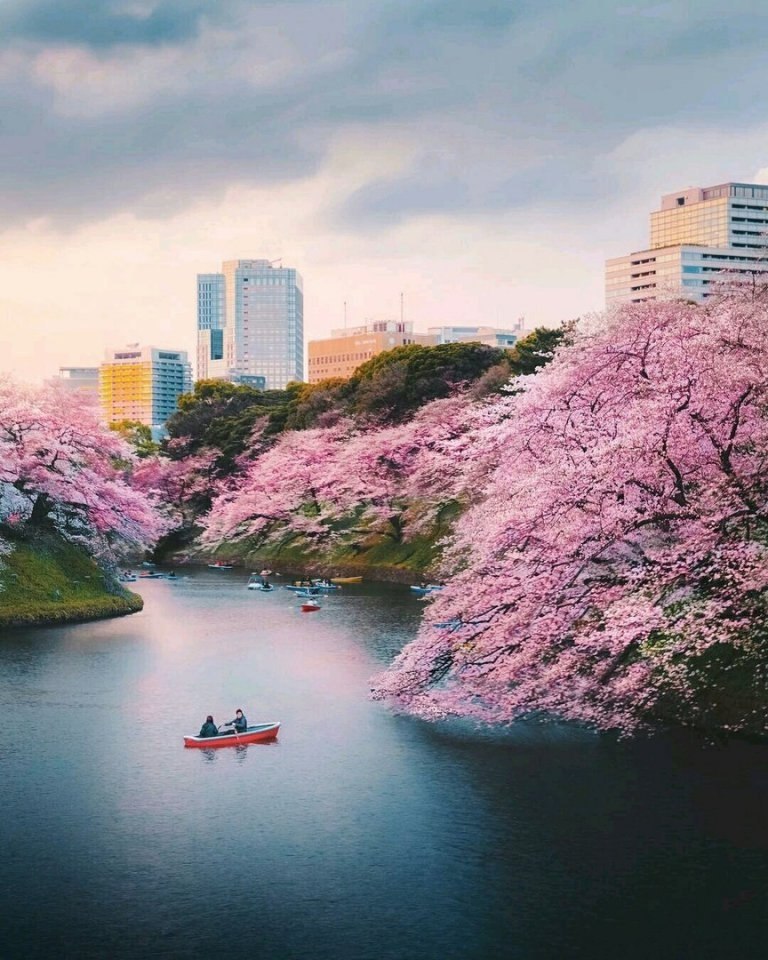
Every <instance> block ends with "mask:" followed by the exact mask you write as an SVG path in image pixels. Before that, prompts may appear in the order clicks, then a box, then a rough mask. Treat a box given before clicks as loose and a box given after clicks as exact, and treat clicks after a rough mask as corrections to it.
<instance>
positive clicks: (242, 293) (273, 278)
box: [197, 260, 304, 390]
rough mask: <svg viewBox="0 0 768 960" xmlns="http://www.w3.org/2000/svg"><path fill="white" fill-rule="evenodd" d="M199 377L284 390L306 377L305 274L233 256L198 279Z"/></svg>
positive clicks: (265, 261) (266, 262)
mask: <svg viewBox="0 0 768 960" xmlns="http://www.w3.org/2000/svg"><path fill="white" fill-rule="evenodd" d="M197 338H198V339H197V376H198V379H200V380H205V379H208V378H217V379H218V378H221V379H227V380H232V381H234V382H241V383H251V384H255V383H258V382H261V380H260V378H263V382H264V384H265V388H266V389H270V390H272V389H283V388H284V387H285V386H286V385H287V384H288V383H289V382H290V381H292V380H302V379H303V376H304V294H303V283H302V279H301V275H300V274H299V273H298V271H297V270H295V269H293V268H292V267H276V266H273V264H272V263H270V261H268V260H228V261H225V262H224V263H223V264H222V269H221V273H205V274H198V277H197Z"/></svg>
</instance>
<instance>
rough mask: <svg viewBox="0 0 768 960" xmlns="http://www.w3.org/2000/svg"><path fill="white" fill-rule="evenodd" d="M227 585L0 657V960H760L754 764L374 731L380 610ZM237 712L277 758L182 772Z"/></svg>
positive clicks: (512, 739)
mask: <svg viewBox="0 0 768 960" xmlns="http://www.w3.org/2000/svg"><path fill="white" fill-rule="evenodd" d="M245 582H246V576H245V575H244V574H243V573H242V572H238V571H230V572H225V571H214V570H202V571H197V572H192V573H191V574H189V575H188V576H187V577H186V578H185V579H182V580H180V581H178V582H168V581H156V582H142V583H139V584H138V585H137V588H138V589H139V591H140V592H141V593H142V594H143V596H144V598H145V601H146V605H145V609H144V611H143V612H142V613H140V614H137V615H134V616H131V617H127V618H123V619H119V620H112V621H104V622H100V623H92V624H85V625H77V626H69V627H62V628H49V629H35V630H22V631H14V632H7V633H6V634H5V635H4V636H3V637H2V638H1V639H0V709H1V711H2V718H3V736H2V742H1V744H0V802H1V803H2V812H1V814H0V958H2V960H16V958H19V960H21V958H24V960H34V958H46V960H60V958H70V957H71V958H99V960H101V958H109V960H123V958H180V960H183V958H229V957H233V958H234V957H238V958H240V960H454V958H455V960H492V958H504V960H506V958H510V960H511V958H515V960H517V958H519V960H534V958H536V960H539V958H541V960H548V958H558V960H572V958H589V960H600V958H603V957H611V958H616V960H623V958H643V960H648V958H652V960H666V958H669V960H673V958H674V960H682V958H691V960H694V958H695V960H702V958H710V957H711V958H717V960H730V958H734V960H751V958H763V957H765V956H768V747H766V746H764V745H752V744H746V743H737V742H733V743H730V744H725V745H723V744H719V745H718V744H707V743H704V742H703V741H702V740H701V739H700V738H697V737H694V736H688V735H681V734H676V735H670V734H665V735H660V736H656V737H655V738H652V739H646V740H635V741H629V742H628V741H616V740H615V739H613V738H612V737H607V736H598V735H595V734H593V733H589V732H585V731H583V730H579V729H575V728H573V727H568V726H558V725H549V726H529V725H520V726H517V727H513V728H512V729H510V730H507V731H503V732H496V733H491V732H482V731H476V730H473V729H470V728H467V727H465V726H464V725H462V724H457V723H453V724H445V725H429V724H426V723H423V722H420V721H416V720H413V719H410V718H407V717H402V716H395V715H393V714H392V713H390V712H389V711H388V710H387V708H386V707H385V706H384V705H382V704H379V703H373V702H371V701H370V699H369V698H368V692H369V687H370V683H369V680H370V677H371V676H372V675H373V674H375V673H376V672H377V671H379V670H380V669H382V668H383V667H384V666H385V665H386V664H387V663H389V662H390V660H391V659H392V657H393V656H394V654H395V653H396V652H397V650H399V649H400V647H401V646H402V645H403V644H404V643H405V642H407V641H408V640H409V639H410V638H411V637H412V636H413V635H414V633H415V631H416V629H417V626H418V621H419V618H420V615H421V611H422V609H423V607H422V605H421V603H420V602H419V601H417V600H415V599H413V598H412V597H411V596H410V595H409V592H408V590H407V588H406V587H402V586H380V585H368V584H361V585H359V586H349V587H346V588H345V589H344V590H342V591H340V592H339V595H338V596H332V597H329V598H328V599H327V601H323V609H322V610H321V611H320V612H319V613H316V614H310V615H307V614H301V613H300V612H299V609H298V603H297V601H296V599H295V598H294V597H293V596H292V594H290V593H289V592H288V591H285V590H282V589H281V590H278V591H275V592H273V593H271V594H262V593H254V592H249V591H247V590H246V589H245ZM236 707H242V708H243V709H244V710H245V712H246V715H247V716H248V718H249V720H250V721H251V722H257V721H266V720H280V721H281V723H282V728H281V732H280V737H279V739H278V740H277V742H275V743H272V744H264V745H261V744H254V745H250V746H247V747H238V748H227V749H219V750H210V751H199V750H189V749H184V747H183V741H182V737H183V735H184V734H185V733H196V732H197V730H198V729H199V727H200V725H201V723H202V721H203V720H204V718H205V715H206V714H207V713H213V714H214V716H215V718H216V720H217V721H222V720H226V719H229V718H230V717H232V716H233V715H234V710H235V708H236Z"/></svg>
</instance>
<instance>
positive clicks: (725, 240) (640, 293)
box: [605, 183, 768, 306]
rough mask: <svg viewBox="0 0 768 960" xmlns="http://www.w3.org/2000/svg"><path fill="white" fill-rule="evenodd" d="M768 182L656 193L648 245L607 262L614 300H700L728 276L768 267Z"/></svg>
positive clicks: (607, 282)
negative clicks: (657, 201)
mask: <svg viewBox="0 0 768 960" xmlns="http://www.w3.org/2000/svg"><path fill="white" fill-rule="evenodd" d="M767 232H768V186H765V185H761V184H757V183H721V184H718V185H717V186H714V187H688V188H687V189H686V190H681V191H679V192H678V193H668V194H666V195H665V196H663V197H662V198H661V209H659V210H656V211H654V212H653V213H651V240H650V247H649V248H648V249H647V250H640V251H638V252H636V253H630V254H628V255H627V256H625V257H616V258H615V259H613V260H608V261H607V262H606V268H605V295H606V302H607V304H608V305H609V306H610V305H611V304H614V303H622V302H633V303H638V302H641V301H643V300H655V299H657V298H658V297H670V296H672V297H684V298H685V299H687V300H696V301H702V300H705V299H706V297H707V296H709V295H710V294H711V293H712V291H713V287H714V286H715V285H716V284H718V283H722V282H723V281H724V280H728V279H729V278H734V279H738V278H744V277H749V276H754V275H755V274H760V273H765V272H766V271H768V259H767V258H766V254H767V253H768V235H767Z"/></svg>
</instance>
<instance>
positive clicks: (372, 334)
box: [307, 320, 437, 383]
mask: <svg viewBox="0 0 768 960" xmlns="http://www.w3.org/2000/svg"><path fill="white" fill-rule="evenodd" d="M410 343H418V344H421V345H423V346H434V345H435V344H436V343H437V339H436V338H435V337H434V336H431V335H430V334H424V333H414V332H413V324H412V323H411V322H410V321H403V320H381V321H377V322H375V323H369V324H364V325H363V326H359V327H351V328H350V329H348V330H332V331H331V335H330V337H326V338H325V339H323V340H310V341H309V343H308V345H307V354H308V364H307V365H308V373H307V379H308V381H309V382H310V383H319V382H320V381H321V380H328V379H329V378H332V377H343V378H345V379H346V378H348V377H351V376H352V374H353V373H354V372H355V370H356V369H357V368H358V367H359V366H360V365H361V364H362V363H365V362H366V360H370V359H371V357H375V356H376V354H378V353H382V352H383V351H384V350H392V349H394V348H395V347H403V346H407V345H408V344H410Z"/></svg>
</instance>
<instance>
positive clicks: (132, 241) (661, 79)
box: [0, 0, 768, 380]
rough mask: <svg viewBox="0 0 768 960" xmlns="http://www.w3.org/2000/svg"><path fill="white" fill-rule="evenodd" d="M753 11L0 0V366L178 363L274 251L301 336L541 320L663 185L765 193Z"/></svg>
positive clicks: (679, 0)
mask: <svg viewBox="0 0 768 960" xmlns="http://www.w3.org/2000/svg"><path fill="white" fill-rule="evenodd" d="M767 44H768V7H766V6H765V5H763V4H762V3H760V2H758V0H750V2H746V0H731V2H730V3H729V4H727V5H723V4H722V3H721V2H719V0H696V3H693V2H692V0H685V2H683V0H673V2H667V3H664V2H661V3H653V2H638V3H622V2H616V0H570V2H569V3H565V2H563V0H558V2H553V0H337V2H327V0H0V118H1V119H0V194H1V196H0V200H1V206H0V210H1V211H2V217H1V218H0V371H10V372H12V373H14V374H15V375H16V376H18V377H19V378H21V379H28V380H38V379H40V378H42V377H46V376H50V375H52V374H54V373H55V372H56V370H57V368H58V367H59V366H61V365H65V366H66V365H96V364H97V363H98V362H99V360H100V359H101V356H102V354H103V352H104V349H105V348H107V347H109V346H120V345H124V344H126V343H133V342H141V343H152V344H155V345H157V346H166V347H173V348H186V349H188V350H190V352H193V350H194V342H195V323H196V301H195V298H196V286H195V276H196V274H197V273H199V272H212V271H215V270H218V269H219V267H220V264H221V262H222V261H223V260H227V259H236V258H245V259H247V258H258V259H262V258H266V259H269V260H275V259H278V258H282V262H283V265H285V266H294V267H296V268H297V269H298V270H299V271H300V273H301V274H302V276H303V278H304V293H305V335H306V336H307V338H309V339H311V338H316V337H321V336H325V335H327V334H328V333H329V332H330V330H331V328H334V327H340V326H342V325H343V322H344V304H345V302H346V304H347V318H348V322H349V324H350V325H353V324H358V323H364V322H366V321H367V320H370V319H386V318H389V317H397V316H399V313H400V295H401V293H402V295H403V307H404V313H405V317H406V319H408V320H412V321H413V322H414V324H415V326H416V328H417V329H425V328H426V327H427V326H430V325H437V324H443V323H468V324H489V325H492V326H500V327H502V326H507V325H511V324H514V323H515V322H516V321H517V320H518V319H519V318H521V317H524V318H525V324H526V326H527V327H529V328H532V327H535V326H537V325H547V326H553V325H556V324H558V323H559V322H560V321H562V320H567V319H571V318H573V317H576V316H579V315H582V314H584V313H587V312H591V311H595V310H600V309H602V307H603V305H604V301H603V265H604V260H605V259H606V258H607V257H613V256H620V255H622V254H625V253H627V252H629V251H630V250H636V249H642V248H643V247H644V246H645V245H646V244H647V240H648V214H649V213H650V211H651V210H652V209H655V208H656V207H657V206H658V201H659V198H660V196H661V194H663V193H669V192H672V191H674V190H678V189H680V188H682V187H686V186H690V185H702V186H706V185H710V184H715V183H721V182H724V181H728V180H740V181H746V182H768V110H766V107H765V98H764V92H765V88H766V79H767V76H766V74H767V73H768V67H767V66H766V60H765V49H766V45H767Z"/></svg>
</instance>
